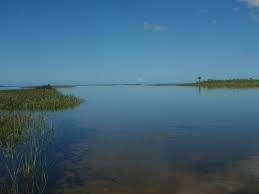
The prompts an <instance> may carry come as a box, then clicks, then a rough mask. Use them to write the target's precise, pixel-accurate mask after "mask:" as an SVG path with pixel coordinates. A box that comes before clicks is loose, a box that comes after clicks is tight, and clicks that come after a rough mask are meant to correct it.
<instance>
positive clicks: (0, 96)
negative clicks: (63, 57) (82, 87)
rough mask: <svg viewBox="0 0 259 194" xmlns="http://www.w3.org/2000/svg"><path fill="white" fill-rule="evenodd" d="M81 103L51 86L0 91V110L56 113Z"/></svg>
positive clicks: (76, 98) (74, 97)
mask: <svg viewBox="0 0 259 194" xmlns="http://www.w3.org/2000/svg"><path fill="white" fill-rule="evenodd" d="M81 103H82V100H81V99H80V98H78V97H76V96H73V95H65V94H62V93H61V92H60V91H58V90H57V89H56V88H54V87H52V86H40V87H35V88H28V89H14V90H0V110H34V111H39V110H47V111H57V110H63V109H67V108H73V107H75V106H77V105H79V104H81Z"/></svg>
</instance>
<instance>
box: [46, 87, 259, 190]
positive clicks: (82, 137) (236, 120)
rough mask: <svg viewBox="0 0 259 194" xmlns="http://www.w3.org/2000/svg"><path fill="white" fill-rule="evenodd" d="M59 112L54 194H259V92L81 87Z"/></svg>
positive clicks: (51, 182)
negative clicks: (72, 104) (77, 102)
mask: <svg viewBox="0 0 259 194" xmlns="http://www.w3.org/2000/svg"><path fill="white" fill-rule="evenodd" d="M63 92H65V93H72V94H75V95H78V96H80V97H81V98H83V99H85V100H86V102H85V103H83V104H82V105H81V106H79V107H77V108H75V109H73V110H68V111H64V112H59V113H54V114H53V115H52V117H53V122H54V125H55V128H56V138H55V141H54V144H53V146H52V149H51V150H50V156H49V160H50V163H52V165H51V166H50V167H49V184H48V193H51V192H52V193H71V194H74V193H79V194H81V193H82V194H86V193H88V194H124V193H125V194H196V193H197V194H208V193H210V194H214V193H215V194H224V193H240V194H241V193H242V194H243V193H259V186H258V185H259V101H258V99H259V90H258V89H233V90H232V89H217V90H207V89H202V90H198V89H197V88H192V87H148V86H113V87H100V86H99V87H76V88H73V89H66V90H63Z"/></svg>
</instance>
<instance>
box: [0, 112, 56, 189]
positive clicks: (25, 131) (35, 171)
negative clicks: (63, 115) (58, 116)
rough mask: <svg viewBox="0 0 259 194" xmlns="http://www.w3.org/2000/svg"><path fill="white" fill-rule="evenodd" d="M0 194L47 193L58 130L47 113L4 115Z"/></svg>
mask: <svg viewBox="0 0 259 194" xmlns="http://www.w3.org/2000/svg"><path fill="white" fill-rule="evenodd" d="M1 122H2V125H0V139H1V141H0V159H1V160H0V167H1V168H0V169H1V170H0V173H1V180H0V193H6V194H19V193H22V194H23V193H26V194H34V193H35V194H36V193H37V194H38V193H40V194H41V193H44V191H45V188H46V185H47V180H48V175H47V150H48V146H49V145H50V143H51V141H52V138H53V135H54V131H53V127H52V125H51V123H50V122H49V120H48V119H47V118H46V115H45V114H44V113H37V114H32V113H30V112H22V113H21V112H5V113H1Z"/></svg>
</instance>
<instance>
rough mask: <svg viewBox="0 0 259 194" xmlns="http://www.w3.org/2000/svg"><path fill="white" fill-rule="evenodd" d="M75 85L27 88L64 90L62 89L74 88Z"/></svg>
mask: <svg viewBox="0 0 259 194" xmlns="http://www.w3.org/2000/svg"><path fill="white" fill-rule="evenodd" d="M73 87H75V86H74V85H50V84H48V85H43V86H26V87H24V88H28V89H62V88H73Z"/></svg>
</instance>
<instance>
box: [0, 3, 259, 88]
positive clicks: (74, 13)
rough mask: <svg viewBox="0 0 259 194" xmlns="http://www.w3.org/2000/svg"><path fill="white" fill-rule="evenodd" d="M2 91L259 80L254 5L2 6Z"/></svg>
mask: <svg viewBox="0 0 259 194" xmlns="http://www.w3.org/2000/svg"><path fill="white" fill-rule="evenodd" d="M0 24H1V27H0V67H1V71H0V85H1V84H17V83H18V84H26V83H35V84H38V83H80V84H82V83H103V82H113V83H119V82H137V81H145V82H185V81H193V80H195V79H196V77H197V76H202V77H203V78H204V79H206V78H217V79H224V78H236V77H238V78H247V77H254V78H259V0H217V1H215V0H41V1H39V0H23V1H20V0H0Z"/></svg>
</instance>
